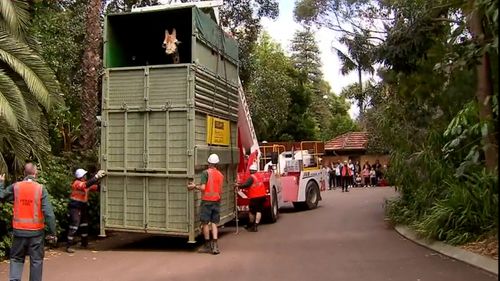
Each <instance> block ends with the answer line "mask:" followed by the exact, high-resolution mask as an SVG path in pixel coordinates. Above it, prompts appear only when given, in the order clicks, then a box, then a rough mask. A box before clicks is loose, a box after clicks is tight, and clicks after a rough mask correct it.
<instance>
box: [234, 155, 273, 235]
mask: <svg viewBox="0 0 500 281" xmlns="http://www.w3.org/2000/svg"><path fill="white" fill-rule="evenodd" d="M236 187H238V188H241V189H245V188H248V192H247V196H248V198H249V199H250V203H249V206H248V208H249V212H248V225H247V227H246V229H247V230H248V231H251V232H257V231H258V226H259V223H260V220H261V218H262V212H263V211H264V204H265V203H266V196H267V192H266V186H265V185H264V182H263V180H262V177H261V175H260V174H257V164H255V163H254V164H252V166H250V177H249V178H248V179H247V181H246V182H245V183H243V184H239V183H237V184H236Z"/></svg>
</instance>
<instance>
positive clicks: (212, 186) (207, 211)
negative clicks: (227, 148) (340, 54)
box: [188, 154, 224, 255]
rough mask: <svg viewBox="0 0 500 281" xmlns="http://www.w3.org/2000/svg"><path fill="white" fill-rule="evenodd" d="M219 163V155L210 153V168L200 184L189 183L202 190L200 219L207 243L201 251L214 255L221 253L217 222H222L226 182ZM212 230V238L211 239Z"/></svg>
mask: <svg viewBox="0 0 500 281" xmlns="http://www.w3.org/2000/svg"><path fill="white" fill-rule="evenodd" d="M218 163H219V156H218V155H217V154H210V156H209V157H208V169H206V170H204V171H203V172H202V173H201V181H200V184H195V183H194V182H190V183H189V184H188V189H189V190H194V189H196V190H199V191H201V192H202V195H201V205H200V221H201V224H202V232H203V237H204V238H205V243H204V245H203V247H202V248H201V249H200V250H199V252H200V253H212V254H214V255H217V254H219V253H220V250H219V245H218V244H217V239H218V229H217V224H218V223H219V222H220V199H221V194H222V185H223V183H224V175H223V174H222V173H221V172H220V171H219V170H218V169H217V164H218ZM210 229H211V230H212V231H210ZM210 232H212V239H210Z"/></svg>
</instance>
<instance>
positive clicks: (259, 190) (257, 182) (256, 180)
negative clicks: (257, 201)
mask: <svg viewBox="0 0 500 281" xmlns="http://www.w3.org/2000/svg"><path fill="white" fill-rule="evenodd" d="M251 177H252V179H253V183H252V186H250V188H249V189H248V193H247V196H248V198H250V199H252V198H258V197H263V196H266V195H267V192H266V186H265V185H264V183H263V182H262V179H261V177H260V176H257V174H253V175H251Z"/></svg>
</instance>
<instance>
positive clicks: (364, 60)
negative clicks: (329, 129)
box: [332, 33, 375, 120]
mask: <svg viewBox="0 0 500 281" xmlns="http://www.w3.org/2000/svg"><path fill="white" fill-rule="evenodd" d="M368 37H369V36H368V35H367V34H360V33H356V34H355V35H353V36H352V37H351V36H347V35H344V36H342V37H341V38H340V40H339V42H340V43H342V44H344V45H345V46H346V47H347V49H348V51H347V52H348V53H347V54H346V53H344V52H342V51H341V50H339V49H337V48H335V47H332V48H333V49H334V50H335V51H336V52H337V56H338V57H339V59H340V61H341V62H342V68H341V69H340V72H341V73H342V75H347V74H349V73H350V72H351V71H354V70H356V71H357V73H358V82H359V93H358V94H357V95H356V96H355V97H354V98H355V99H356V100H357V101H358V106H359V117H360V119H361V120H362V119H363V113H364V107H363V104H364V100H365V97H364V95H363V80H362V74H363V72H369V73H370V74H373V73H374V72H375V69H374V67H373V65H374V63H375V58H374V51H373V50H374V45H373V44H372V43H371V42H370V41H369V39H368Z"/></svg>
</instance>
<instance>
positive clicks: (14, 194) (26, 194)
mask: <svg viewBox="0 0 500 281" xmlns="http://www.w3.org/2000/svg"><path fill="white" fill-rule="evenodd" d="M37 173H38V169H37V167H36V165H35V164H33V163H26V164H25V165H24V175H25V178H24V179H23V180H22V181H19V182H16V183H14V184H12V185H9V186H7V187H5V188H4V186H3V185H4V180H5V174H2V175H0V200H2V201H3V200H7V201H9V202H13V216H12V228H13V240H12V247H11V248H10V271H9V280H21V279H22V274H23V268H24V261H25V258H26V256H27V255H28V256H29V257H30V277H29V280H31V281H41V280H42V271H43V259H44V256H45V250H44V234H45V224H47V226H48V227H49V231H50V232H49V233H50V234H49V235H48V236H47V240H48V241H51V242H52V243H53V244H56V243H57V237H56V217H55V215H54V210H53V208H52V205H51V203H50V200H49V193H48V192H47V189H46V188H45V187H44V186H42V185H41V184H39V183H38V182H37V180H36V176H37Z"/></svg>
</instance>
